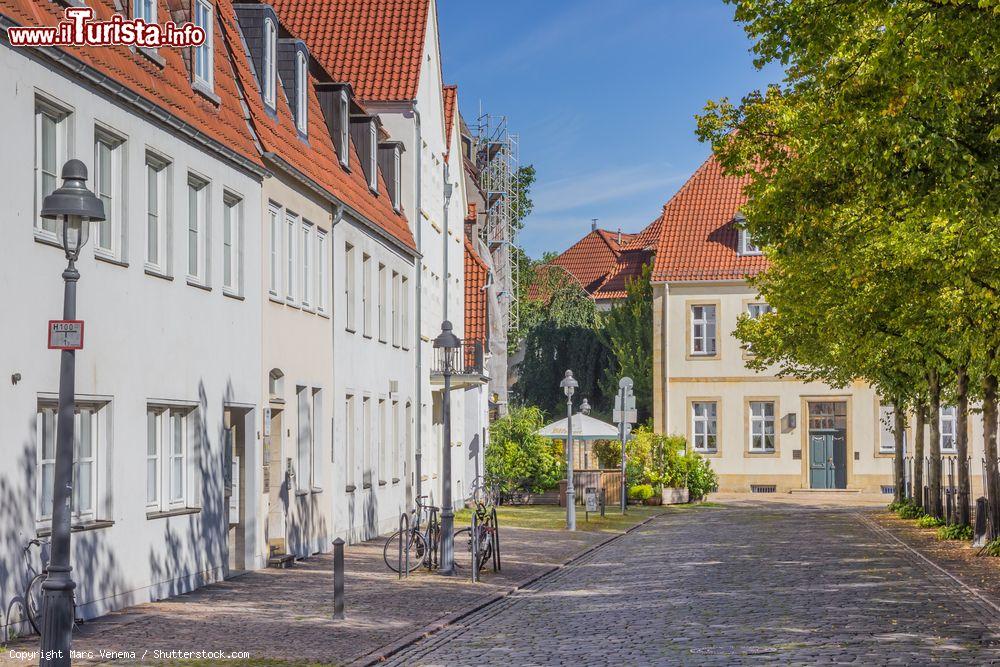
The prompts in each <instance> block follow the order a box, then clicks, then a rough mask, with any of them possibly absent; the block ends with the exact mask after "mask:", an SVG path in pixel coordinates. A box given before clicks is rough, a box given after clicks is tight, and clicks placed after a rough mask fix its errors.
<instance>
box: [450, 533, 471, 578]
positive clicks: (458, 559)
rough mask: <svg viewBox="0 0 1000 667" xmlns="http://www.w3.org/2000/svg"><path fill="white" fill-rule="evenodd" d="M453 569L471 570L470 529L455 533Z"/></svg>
mask: <svg viewBox="0 0 1000 667" xmlns="http://www.w3.org/2000/svg"><path fill="white" fill-rule="evenodd" d="M454 544H455V567H458V568H462V569H464V570H470V571H471V570H472V529H471V528H462V529H460V530H456V531H455V537H454Z"/></svg>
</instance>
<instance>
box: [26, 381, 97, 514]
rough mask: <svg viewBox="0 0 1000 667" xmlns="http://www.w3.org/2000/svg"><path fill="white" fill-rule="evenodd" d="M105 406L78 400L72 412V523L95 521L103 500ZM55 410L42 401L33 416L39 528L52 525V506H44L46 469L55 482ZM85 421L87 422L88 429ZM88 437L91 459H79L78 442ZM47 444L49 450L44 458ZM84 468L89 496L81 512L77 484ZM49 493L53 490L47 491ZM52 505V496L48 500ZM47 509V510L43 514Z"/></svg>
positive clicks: (56, 430) (54, 406)
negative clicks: (88, 470) (85, 467)
mask: <svg viewBox="0 0 1000 667" xmlns="http://www.w3.org/2000/svg"><path fill="white" fill-rule="evenodd" d="M108 405H109V404H108V403H106V402H103V403H94V402H88V401H77V404H76V407H75V412H74V417H73V419H74V423H73V496H72V498H71V501H70V502H71V508H72V511H71V514H70V519H71V521H72V522H73V523H74V524H85V523H89V522H92V521H96V520H97V519H98V517H99V516H100V514H101V511H102V508H101V506H100V503H101V498H102V497H103V493H102V489H103V487H104V485H105V484H106V483H107V482H106V479H105V478H106V475H105V467H106V465H105V464H106V459H105V457H106V455H107V451H108V449H107V435H108V423H107V420H108V418H109V415H110V411H109V410H108ZM58 411H59V407H58V405H57V404H56V403H54V402H50V401H45V402H41V401H40V402H39V404H38V407H37V410H36V413H35V429H36V430H35V433H36V437H35V441H36V443H37V444H36V447H35V449H36V453H35V457H36V459H35V464H36V470H35V520H36V524H37V525H39V526H45V525H49V524H51V522H52V508H51V505H49V506H48V507H46V506H45V500H46V498H45V488H44V487H45V478H46V474H45V471H46V470H49V471H50V472H49V476H50V479H51V480H52V483H53V484H54V483H55V456H56V444H57V439H58V421H59V420H58ZM84 420H86V421H87V424H86V426H87V428H86V429H85V428H83V427H84V426H85V424H84ZM85 434H86V435H88V436H89V437H90V456H87V457H81V455H80V443H81V438H83V437H84V435H85ZM46 443H48V444H49V446H50V450H49V452H48V454H51V457H50V456H47V452H46ZM82 465H87V466H89V469H90V494H89V497H88V498H87V505H88V507H87V508H86V509H80V491H81V489H82V488H83V485H82V484H80V482H79V478H80V474H81V466H82ZM49 493H50V494H51V493H52V491H51V490H50V491H49ZM47 500H48V501H49V503H51V500H52V499H51V496H50V497H49V498H48V499H47ZM46 510H48V511H47V512H46Z"/></svg>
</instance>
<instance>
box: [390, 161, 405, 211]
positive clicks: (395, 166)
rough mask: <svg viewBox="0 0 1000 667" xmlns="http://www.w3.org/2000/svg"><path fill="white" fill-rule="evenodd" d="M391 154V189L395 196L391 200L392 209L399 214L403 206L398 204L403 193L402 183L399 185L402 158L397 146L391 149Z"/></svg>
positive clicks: (400, 203)
mask: <svg viewBox="0 0 1000 667" xmlns="http://www.w3.org/2000/svg"><path fill="white" fill-rule="evenodd" d="M393 154H394V156H393V161H392V170H393V179H392V181H393V183H392V189H393V191H394V193H393V194H395V197H393V200H392V209H393V210H394V211H396V213H399V211H400V209H401V208H402V206H403V204H402V202H400V195H401V194H402V193H403V189H402V183H401V181H402V177H403V174H402V171H403V169H402V161H403V156H402V155H401V154H400V152H399V146H396V147H395V148H394V149H393Z"/></svg>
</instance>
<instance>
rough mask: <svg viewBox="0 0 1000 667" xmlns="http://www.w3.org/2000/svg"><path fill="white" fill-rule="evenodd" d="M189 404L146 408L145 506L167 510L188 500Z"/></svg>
mask: <svg viewBox="0 0 1000 667" xmlns="http://www.w3.org/2000/svg"><path fill="white" fill-rule="evenodd" d="M190 413H191V408H187V407H184V408H180V407H170V406H157V405H150V406H148V407H147V408H146V509H147V511H152V512H166V511H169V510H171V509H177V508H180V507H186V506H187V504H188V502H187V499H188V480H187V476H188V461H189V456H190V452H189V447H188V415H189V414H190Z"/></svg>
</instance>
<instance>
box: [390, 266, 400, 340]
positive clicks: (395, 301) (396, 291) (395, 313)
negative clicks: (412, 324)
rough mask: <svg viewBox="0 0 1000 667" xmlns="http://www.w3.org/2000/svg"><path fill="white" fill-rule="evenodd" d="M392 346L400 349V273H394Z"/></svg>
mask: <svg viewBox="0 0 1000 667" xmlns="http://www.w3.org/2000/svg"><path fill="white" fill-rule="evenodd" d="M391 275H392V345H393V347H399V334H400V330H399V289H400V288H399V282H400V281H399V277H400V276H399V272H398V271H393V272H392V274H391Z"/></svg>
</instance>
